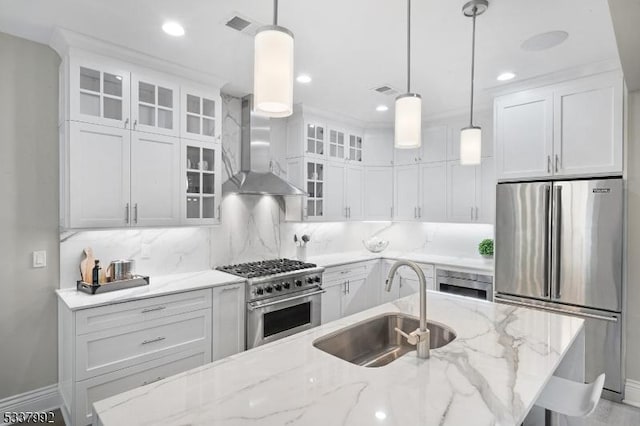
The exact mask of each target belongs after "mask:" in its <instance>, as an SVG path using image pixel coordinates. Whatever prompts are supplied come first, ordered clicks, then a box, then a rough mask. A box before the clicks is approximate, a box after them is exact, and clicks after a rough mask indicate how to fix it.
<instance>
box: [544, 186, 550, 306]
mask: <svg viewBox="0 0 640 426" xmlns="http://www.w3.org/2000/svg"><path fill="white" fill-rule="evenodd" d="M544 211H545V221H544V250H545V256H544V276H545V282H544V297H549V292H550V290H549V288H550V286H551V220H552V218H551V185H545V186H544Z"/></svg>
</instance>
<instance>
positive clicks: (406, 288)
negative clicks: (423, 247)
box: [378, 259, 435, 303]
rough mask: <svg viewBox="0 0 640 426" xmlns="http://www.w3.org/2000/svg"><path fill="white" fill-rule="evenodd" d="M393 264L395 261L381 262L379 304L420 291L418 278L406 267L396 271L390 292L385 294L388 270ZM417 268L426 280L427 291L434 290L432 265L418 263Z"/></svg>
mask: <svg viewBox="0 0 640 426" xmlns="http://www.w3.org/2000/svg"><path fill="white" fill-rule="evenodd" d="M394 263H396V261H395V260H391V259H384V260H382V261H381V275H382V279H381V280H380V285H379V286H378V294H379V297H380V303H388V302H392V301H394V300H396V299H398V298H400V297H405V296H409V295H411V294H414V293H417V292H418V291H419V290H420V281H419V280H418V276H417V275H416V273H415V272H414V271H413V270H412V269H410V268H408V267H406V266H402V267H400V268H398V270H397V271H396V274H395V275H394V277H393V284H392V286H391V291H390V292H387V291H386V290H385V284H386V280H387V277H388V276H389V270H390V269H391V267H392V266H393V264H394ZM418 266H419V267H420V269H421V270H422V272H423V273H424V276H425V278H426V283H427V290H435V281H434V276H433V274H434V272H433V271H434V267H433V265H430V264H426V263H418Z"/></svg>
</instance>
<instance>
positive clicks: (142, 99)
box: [132, 75, 179, 136]
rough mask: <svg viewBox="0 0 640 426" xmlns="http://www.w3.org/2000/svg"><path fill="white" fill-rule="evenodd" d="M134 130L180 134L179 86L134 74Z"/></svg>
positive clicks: (172, 134)
mask: <svg viewBox="0 0 640 426" xmlns="http://www.w3.org/2000/svg"><path fill="white" fill-rule="evenodd" d="M132 81H133V130H138V131H142V132H149V133H159V134H164V135H171V136H177V135H178V119H177V118H178V110H179V108H178V87H177V86H175V85H171V84H168V83H161V82H157V81H155V80H154V79H150V78H146V77H143V76H136V75H134V76H133V79H132Z"/></svg>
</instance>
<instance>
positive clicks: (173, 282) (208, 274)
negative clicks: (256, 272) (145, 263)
mask: <svg viewBox="0 0 640 426" xmlns="http://www.w3.org/2000/svg"><path fill="white" fill-rule="evenodd" d="M244 281H245V280H244V278H240V277H237V276H235V275H231V274H227V273H225V272H220V271H214V270H206V271H198V272H186V273H182V274H173V275H163V276H154V277H151V280H150V282H149V285H146V286H141V287H134V288H128V289H124V290H116V291H112V292H107V293H102V294H87V293H83V292H80V291H77V290H76V289H75V288H65V289H59V290H56V293H57V294H58V297H59V298H60V299H61V300H62V301H63V302H64V303H65V305H67V307H68V308H69V309H71V310H72V311H75V310H78V309H86V308H94V307H96V306H102V305H110V304H112V303H120V302H126V301H129V300H135V299H144V298H147V297H155V296H162V295H167V294H173V293H181V292H183V291H190V290H198V289H201V288H211V287H216V286H219V285H227V284H234V283H241V282H244Z"/></svg>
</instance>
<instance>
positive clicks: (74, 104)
mask: <svg viewBox="0 0 640 426" xmlns="http://www.w3.org/2000/svg"><path fill="white" fill-rule="evenodd" d="M61 76H62V77H63V78H62V79H61V81H62V82H64V83H65V84H67V85H68V86H67V87H62V88H61V91H60V92H61V97H63V98H64V99H65V106H64V107H65V109H67V108H68V110H67V114H66V115H67V117H68V119H70V120H73V121H82V122H85V123H93V124H100V125H103V126H111V127H117V128H120V129H125V128H130V124H131V121H130V103H131V100H130V78H131V74H130V70H127V69H125V68H124V67H122V66H120V65H119V64H116V63H113V62H107V61H97V60H92V59H87V58H84V57H73V58H71V59H70V60H68V61H65V62H64V63H63V65H62V67H61Z"/></svg>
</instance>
